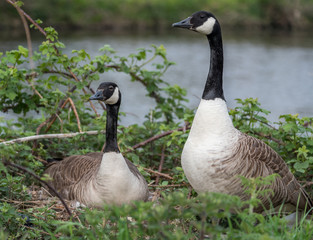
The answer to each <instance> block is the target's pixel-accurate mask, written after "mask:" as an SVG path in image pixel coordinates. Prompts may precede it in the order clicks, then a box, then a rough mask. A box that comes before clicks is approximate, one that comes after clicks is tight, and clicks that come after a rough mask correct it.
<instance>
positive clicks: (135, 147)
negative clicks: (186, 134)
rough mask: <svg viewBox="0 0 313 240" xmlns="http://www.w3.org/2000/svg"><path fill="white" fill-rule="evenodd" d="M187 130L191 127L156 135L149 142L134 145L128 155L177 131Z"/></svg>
mask: <svg viewBox="0 0 313 240" xmlns="http://www.w3.org/2000/svg"><path fill="white" fill-rule="evenodd" d="M187 129H190V126H188V125H186V126H184V127H179V128H177V129H174V130H169V131H166V132H163V133H161V134H158V135H155V136H153V137H151V138H148V139H147V140H145V141H143V142H141V143H138V144H136V145H134V146H133V147H132V148H131V149H129V150H127V151H126V153H128V152H132V151H133V150H135V149H137V148H140V147H143V146H145V145H147V144H148V143H151V142H153V141H156V140H158V139H160V138H162V137H165V136H168V135H170V134H172V133H173V132H175V131H186V130H187Z"/></svg>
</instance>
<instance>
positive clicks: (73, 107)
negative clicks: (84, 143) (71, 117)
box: [68, 98, 82, 132]
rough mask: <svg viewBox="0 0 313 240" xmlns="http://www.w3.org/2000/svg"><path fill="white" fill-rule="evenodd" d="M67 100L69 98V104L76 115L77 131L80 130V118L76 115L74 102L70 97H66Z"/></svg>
mask: <svg viewBox="0 0 313 240" xmlns="http://www.w3.org/2000/svg"><path fill="white" fill-rule="evenodd" d="M68 100H69V102H70V104H71V106H72V109H73V112H74V114H75V116H76V121H77V126H78V130H79V132H82V129H81V126H80V120H79V116H78V113H77V110H76V107H75V104H74V102H73V100H72V99H71V98H68Z"/></svg>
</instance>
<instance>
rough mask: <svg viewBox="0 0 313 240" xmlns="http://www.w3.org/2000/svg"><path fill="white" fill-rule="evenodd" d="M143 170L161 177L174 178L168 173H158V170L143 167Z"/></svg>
mask: <svg viewBox="0 0 313 240" xmlns="http://www.w3.org/2000/svg"><path fill="white" fill-rule="evenodd" d="M143 169H144V170H145V171H147V172H150V173H153V174H156V175H159V176H162V177H165V178H167V179H170V180H173V179H174V178H172V177H171V176H170V175H168V174H165V173H160V172H157V171H154V170H152V169H150V168H143Z"/></svg>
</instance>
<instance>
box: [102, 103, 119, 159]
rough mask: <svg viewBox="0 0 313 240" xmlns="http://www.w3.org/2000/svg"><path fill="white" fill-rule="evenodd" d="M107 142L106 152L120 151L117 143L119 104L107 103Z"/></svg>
mask: <svg viewBox="0 0 313 240" xmlns="http://www.w3.org/2000/svg"><path fill="white" fill-rule="evenodd" d="M106 106H107V122H106V144H105V147H104V152H117V153H118V152H120V150H119V148H118V145H117V117H118V111H119V105H118V104H114V105H109V104H107V105H106Z"/></svg>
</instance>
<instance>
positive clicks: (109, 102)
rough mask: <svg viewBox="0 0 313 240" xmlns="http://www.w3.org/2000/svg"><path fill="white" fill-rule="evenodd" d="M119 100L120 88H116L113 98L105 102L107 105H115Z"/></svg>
mask: <svg viewBox="0 0 313 240" xmlns="http://www.w3.org/2000/svg"><path fill="white" fill-rule="evenodd" d="M118 99H119V94H118V87H116V88H115V90H114V93H113V94H112V96H111V97H110V98H108V99H107V100H105V101H104V102H105V103H106V104H115V103H117V102H118Z"/></svg>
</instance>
